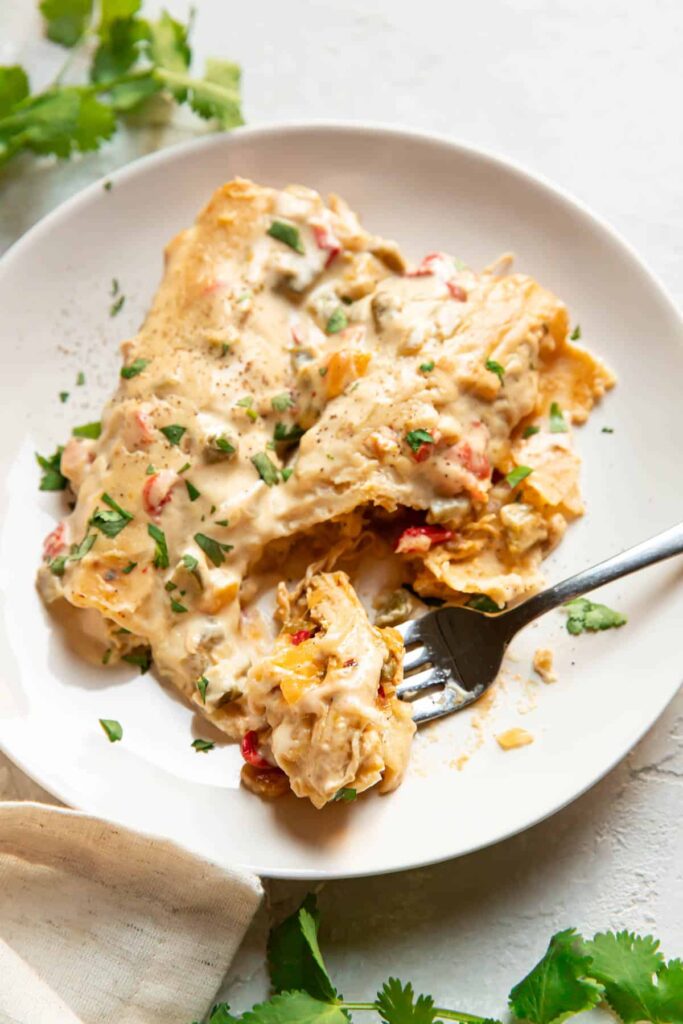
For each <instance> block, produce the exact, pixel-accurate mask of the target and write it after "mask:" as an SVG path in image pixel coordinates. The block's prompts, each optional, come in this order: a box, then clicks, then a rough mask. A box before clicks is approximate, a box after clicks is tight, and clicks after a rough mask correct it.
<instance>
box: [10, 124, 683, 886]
mask: <svg viewBox="0 0 683 1024" xmlns="http://www.w3.org/2000/svg"><path fill="white" fill-rule="evenodd" d="M320 131H327V132H336V133H340V134H348V135H356V136H358V135H359V134H360V135H362V134H370V135H373V136H375V137H376V136H377V135H380V136H384V137H387V138H391V139H393V140H394V141H401V140H403V141H409V142H412V143H420V142H422V143H428V144H432V145H437V146H442V147H445V148H446V149H450V150H451V151H455V152H456V153H460V154H462V155H465V156H467V157H470V158H475V159H478V160H484V161H485V162H486V163H488V164H490V165H491V166H493V167H495V168H498V169H500V170H502V171H504V172H505V173H507V174H509V173H513V174H514V175H515V176H516V177H518V178H519V179H520V180H522V181H523V182H526V183H528V184H529V185H531V186H532V187H535V188H536V189H540V190H541V191H542V192H543V193H545V194H546V195H547V196H548V197H549V198H550V199H552V200H554V201H556V202H560V203H561V204H562V206H563V207H564V208H566V209H567V210H568V211H569V212H571V213H573V214H574V215H579V216H580V217H581V218H582V219H583V221H584V222H585V223H587V224H588V225H590V227H591V228H593V229H594V230H595V229H597V230H598V231H599V232H601V233H602V234H603V235H604V236H606V237H607V238H608V239H609V241H610V242H611V244H612V245H614V246H616V247H617V248H618V249H620V250H621V252H622V254H623V255H624V256H626V257H628V259H629V260H630V261H631V263H632V264H633V265H634V266H635V268H636V269H637V270H638V271H639V272H640V273H641V274H643V275H645V277H646V278H647V279H648V280H649V283H650V284H651V286H653V288H654V292H655V293H656V297H657V299H658V300H659V302H661V303H662V304H663V306H665V307H666V308H667V310H668V313H669V314H670V315H671V316H672V317H673V319H674V320H675V321H676V322H677V323H678V324H679V326H680V327H681V328H682V329H683V313H681V311H680V310H679V308H678V306H677V304H676V302H675V301H674V299H673V298H672V296H671V295H670V293H669V291H668V290H667V288H666V287H665V285H664V284H663V282H662V281H661V280H660V278H659V277H658V275H657V274H656V273H655V272H654V271H653V270H651V269H650V267H649V266H648V265H647V264H646V263H645V261H644V260H643V258H642V257H641V256H640V255H639V254H638V252H637V251H636V249H635V248H634V246H633V245H632V244H631V243H630V242H629V241H627V240H626V239H625V238H624V237H623V236H622V235H621V234H620V232H619V231H618V230H617V229H616V228H614V227H613V226H612V225H611V224H610V223H609V221H607V220H606V219H605V218H603V217H602V216H601V215H600V214H597V213H595V212H594V211H593V210H592V209H591V208H590V207H589V206H588V205H587V204H586V203H584V202H583V201H582V200H581V199H579V198H577V197H576V196H574V195H573V194H572V193H571V192H570V191H569V190H567V189H565V188H564V187H563V186H561V185H559V184H557V183H555V182H553V181H551V180H550V179H548V178H546V177H545V176H544V175H543V174H541V173H539V172H537V171H535V170H531V169H529V168H528V167H527V166H526V165H524V164H522V163H520V162H518V161H516V160H514V159H511V158H509V157H507V156H504V155H503V154H501V153H499V152H497V151H495V150H491V149H488V148H485V147H481V146H479V145H477V144H474V143H471V142H468V141H466V140H463V139H460V138H457V137H453V136H450V135H447V134H445V133H440V132H434V131H428V130H422V129H414V128H412V127H408V126H404V125H401V124H400V123H390V122H376V121H365V120H353V121H351V120H334V119H324V118H323V119H306V120H301V119H293V120H281V121H272V122H263V123H258V124H255V125H246V126H243V127H240V128H237V129H235V130H233V131H231V132H229V133H228V132H218V133H215V134H210V135H205V136H200V137H198V138H192V139H189V140H186V141H183V142H180V143H176V144H172V145H169V146H166V147H165V148H163V149H161V150H158V151H156V152H154V153H150V154H147V155H144V156H141V157H138V158H137V159H135V160H133V161H131V162H129V163H127V164H125V165H124V166H123V167H120V168H118V169H116V170H114V171H112V172H111V173H107V174H104V175H103V176H101V177H100V178H98V179H97V180H95V181H94V182H92V183H90V184H89V185H87V186H85V187H84V188H82V189H79V190H78V191H77V192H75V193H74V194H73V195H72V196H69V197H68V198H67V199H65V200H64V201H63V202H61V203H60V204H59V205H58V206H56V207H55V208H54V209H53V210H51V211H50V212H49V213H47V214H46V215H45V216H43V217H41V218H40V219H39V220H38V221H37V222H36V223H35V224H33V225H32V226H31V227H30V228H29V229H28V230H27V231H26V232H25V233H24V234H23V235H21V236H20V237H19V238H18V239H17V240H16V241H15V242H14V243H13V244H12V245H11V246H10V247H9V248H8V249H7V250H6V251H5V252H4V253H3V254H2V256H0V283H1V282H2V280H3V278H4V276H5V274H6V273H7V272H8V270H9V269H10V266H11V264H12V263H13V262H14V260H15V259H19V258H21V256H22V255H23V252H24V250H25V249H30V247H31V246H32V245H33V244H34V241H35V240H36V239H38V238H40V236H41V235H42V233H43V232H45V231H49V230H50V229H51V228H52V227H53V225H56V224H58V223H60V222H61V221H62V220H63V219H68V218H69V217H70V216H72V215H73V214H74V213H76V212H77V211H78V209H79V207H80V206H82V205H84V204H86V203H87V202H88V201H89V200H90V199H91V197H92V196H94V195H95V194H97V193H99V192H100V191H101V190H102V188H103V184H104V182H106V181H111V182H112V184H113V186H114V187H116V185H117V183H123V182H125V181H126V180H128V179H129V178H132V177H136V176H137V175H139V174H140V173H145V172H147V171H148V170H149V169H150V168H154V167H155V166H163V165H165V164H168V163H172V162H173V161H174V160H177V159H178V158H183V157H185V156H186V155H187V154H188V153H189V152H192V151H194V152H196V153H197V154H201V153H203V152H205V151H209V150H213V149H221V148H223V147H230V146H231V145H232V144H233V141H235V142H237V141H240V140H242V139H244V138H245V137H250V138H262V137H266V138H267V137H268V136H271V135H277V134H287V133H295V134H315V133H317V132H320ZM679 688H680V683H678V684H677V685H676V686H675V687H674V689H673V690H672V692H671V694H670V695H669V696H668V697H667V698H666V700H665V702H664V703H663V704H662V705H661V707H658V709H657V710H656V711H655V712H654V713H653V714H652V715H648V716H647V717H646V719H645V720H644V721H643V722H640V723H639V724H638V726H637V728H635V729H634V730H633V731H632V734H631V736H630V737H629V738H628V740H627V741H626V743H625V744H624V746H623V749H621V751H620V752H619V753H618V754H616V755H615V756H614V757H613V758H610V759H609V761H608V763H607V764H606V766H605V767H604V769H603V770H602V771H600V772H599V773H598V774H596V775H595V776H594V777H593V778H592V779H591V780H590V781H588V782H587V783H586V784H585V785H584V786H582V787H581V788H579V789H577V790H574V791H573V792H572V794H571V795H570V796H568V797H567V798H566V799H564V800H562V802H561V803H556V804H554V805H553V806H552V808H551V809H549V810H548V811H547V812H546V813H544V814H541V815H538V814H537V813H536V812H532V813H531V814H530V816H528V817H527V818H525V819H524V820H523V821H522V822H520V823H519V824H517V825H515V827H514V828H511V829H508V830H506V831H504V832H501V833H500V834H499V835H498V836H497V837H496V838H495V839H490V840H487V841H486V842H484V843H481V844H478V845H475V846H472V847H470V848H467V849H465V850H462V851H460V852H457V853H447V854H445V855H437V856H435V857H422V858H420V859H418V860H414V859H409V860H407V861H406V862H405V863H402V864H401V865H399V866H396V865H395V864H392V865H390V866H387V867H386V868H380V869H377V868H373V869H369V870H368V869H363V868H362V867H359V868H357V869H354V868H353V866H352V865H351V866H350V867H347V868H346V869H345V870H343V871H335V870H322V869H315V871H314V873H312V872H311V870H309V869H306V868H283V869H281V870H277V869H273V868H270V867H267V868H264V867H262V866H261V865H257V864H250V865H245V864H243V863H239V862H238V863H237V864H233V865H232V866H236V867H239V868H243V869H245V870H248V871H251V872H253V873H255V874H258V875H260V876H261V877H266V878H282V879H291V880H293V879H297V880H310V881H313V880H321V881H323V880H334V879H341V878H363V877H374V876H375V875H384V874H393V873H397V872H399V871H406V870H411V869H416V868H421V867H425V866H427V865H430V864H439V863H444V862H445V861H448V860H452V859H453V860H454V859H456V858H458V857H462V856H466V855H468V854H470V853H474V852H476V851H477V850H480V849H485V848H487V847H488V846H492V845H495V844H496V843H499V842H503V841H505V840H507V839H509V838H511V837H513V836H515V835H518V834H520V833H522V832H524V831H526V830H527V829H529V828H532V827H534V826H535V825H537V824H540V823H541V822H542V821H545V820H547V819H548V818H550V817H552V816H553V815H554V814H556V813H558V812H560V811H562V810H563V809H564V808H565V807H567V806H568V805H569V804H571V803H573V802H574V801H575V800H578V799H579V798H580V797H582V796H583V795H584V794H585V793H586V792H588V790H589V789H592V788H593V786H595V785H597V784H598V783H599V782H600V781H601V780H602V779H603V778H604V777H605V776H606V775H608V774H609V772H611V771H612V770H613V769H614V768H615V767H616V765H618V764H619V763H620V762H621V761H622V760H623V759H624V758H625V757H626V756H627V755H628V754H629V753H630V752H631V751H632V750H633V748H634V746H635V745H636V744H637V743H638V742H639V741H640V740H641V739H642V738H643V736H644V735H645V734H646V733H647V732H648V731H649V730H650V729H651V728H652V726H653V725H654V724H655V722H656V721H657V720H658V719H659V718H660V717H661V715H662V714H664V712H665V711H666V709H667V707H668V706H669V705H670V703H671V701H672V700H673V699H674V697H675V696H676V694H677V692H678V690H679ZM10 747H11V743H10ZM0 750H2V751H3V753H4V754H5V755H6V756H7V757H8V758H9V760H10V761H11V762H12V763H13V764H14V765H15V766H16V767H18V768H19V769H20V770H21V771H23V772H24V773H25V774H26V775H27V776H28V777H29V778H31V779H33V780H34V781H35V782H36V783H37V784H38V785H39V786H41V787H42V788H43V789H44V790H45V791H46V792H48V793H50V794H51V795H53V796H54V797H56V798H57V799H58V800H60V801H63V802H65V803H66V805H67V808H69V809H72V810H79V807H78V805H77V804H75V803H71V802H70V799H69V797H70V796H71V794H70V793H69V788H70V787H69V786H64V787H59V785H58V784H55V783H54V782H52V780H51V779H49V778H47V777H46V776H45V775H44V773H43V772H42V771H41V770H40V769H38V770H35V769H33V768H30V767H28V766H27V765H26V764H25V763H24V761H23V758H22V757H21V756H18V755H17V752H16V751H11V750H10V749H8V746H7V740H6V738H5V739H4V740H3V738H2V737H1V736H0ZM65 798H66V799H65ZM83 813H86V814H88V815H89V816H91V817H93V818H95V819H100V820H105V821H119V822H120V823H122V824H125V822H122V821H121V819H120V818H117V817H111V818H110V817H107V816H106V815H104V814H102V813H98V812H92V811H89V810H87V809H86V810H84V811H83ZM140 831H143V830H140ZM146 834H148V835H152V836H154V835H156V834H155V833H146ZM169 841H171V842H176V843H178V844H179V845H183V844H182V843H181V842H180V841H179V840H177V839H169Z"/></svg>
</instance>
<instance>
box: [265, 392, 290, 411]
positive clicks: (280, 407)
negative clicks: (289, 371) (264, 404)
mask: <svg viewBox="0 0 683 1024" xmlns="http://www.w3.org/2000/svg"><path fill="white" fill-rule="evenodd" d="M270 404H271V405H272V407H273V409H275V411H276V412H285V411H286V410H287V409H291V408H292V406H293V405H294V399H293V398H292V396H291V395H290V393H289V392H288V391H283V392H282V394H281V395H274V396H273V397H272V398H271V400H270Z"/></svg>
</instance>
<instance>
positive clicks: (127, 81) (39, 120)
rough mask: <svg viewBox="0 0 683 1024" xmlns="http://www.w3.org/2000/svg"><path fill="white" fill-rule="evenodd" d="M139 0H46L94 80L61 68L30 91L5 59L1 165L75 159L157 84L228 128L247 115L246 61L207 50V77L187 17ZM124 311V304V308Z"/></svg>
mask: <svg viewBox="0 0 683 1024" xmlns="http://www.w3.org/2000/svg"><path fill="white" fill-rule="evenodd" d="M141 5H142V4H141V0H99V2H95V0H42V3H41V4H40V9H41V12H42V14H43V17H44V19H45V32H46V35H47V37H48V39H50V40H51V41H52V42H54V43H56V44H58V45H60V46H64V47H67V48H69V49H72V50H73V51H76V49H78V50H79V51H83V52H85V53H87V54H88V55H89V57H90V67H89V72H88V80H87V82H85V83H82V84H70V83H69V84H67V83H64V82H63V78H64V77H65V75H66V72H67V70H68V67H70V66H72V61H71V59H69V60H68V61H67V62H66V64H65V65H64V68H63V69H62V72H60V74H59V75H58V76H57V77H56V79H55V80H54V81H53V82H52V83H51V84H50V85H49V86H48V87H47V88H46V89H44V90H42V91H40V92H35V93H33V92H31V86H30V82H29V78H28V75H27V74H26V71H25V70H24V69H23V68H22V67H20V66H19V65H17V64H14V65H6V66H0V166H1V165H2V164H3V163H6V162H7V161H8V160H11V159H12V157H14V156H17V155H18V154H19V153H22V152H27V151H29V152H33V153H36V154H38V155H46V154H52V155H54V156H57V157H59V158H61V159H68V158H69V157H70V156H72V155H73V154H74V153H76V152H87V151H88V150H94V149H99V147H100V146H101V145H102V143H103V142H105V141H106V140H107V139H109V138H111V136H112V135H113V134H114V133H115V131H116V129H117V126H118V118H119V117H121V116H122V115H124V114H128V113H130V112H132V111H137V110H140V109H141V108H142V107H143V106H144V104H145V101H146V100H148V99H149V97H150V96H153V95H155V94H160V95H161V96H163V97H165V98H166V99H167V100H169V101H173V102H175V103H179V104H180V103H187V104H189V106H190V107H191V108H192V110H193V111H194V112H195V113H196V114H198V115H199V116H200V117H202V118H204V119H208V120H213V121H215V122H216V124H217V126H218V127H220V128H222V129H229V128H234V127H236V126H237V125H240V124H243V123H244V122H243V120H242V113H241V109H240V74H241V73H240V68H239V66H238V65H237V64H234V63H233V62H232V61H228V60H215V59H210V60H207V62H206V67H205V71H204V76H203V77H195V76H193V74H192V72H191V69H190V65H191V61H192V51H191V48H190V44H189V34H190V24H187V25H183V24H182V23H181V22H179V21H176V20H175V19H174V18H172V17H171V15H170V14H168V13H167V12H166V11H164V12H163V13H162V15H161V17H160V18H159V19H158V21H149V20H147V19H145V18H142V17H140V8H141ZM117 312H118V310H117Z"/></svg>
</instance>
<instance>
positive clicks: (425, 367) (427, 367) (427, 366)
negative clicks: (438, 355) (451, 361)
mask: <svg viewBox="0 0 683 1024" xmlns="http://www.w3.org/2000/svg"><path fill="white" fill-rule="evenodd" d="M434 366H435V363H434V360H433V359H430V360H429V362H427V363H420V372H421V373H431V372H432V370H433V369H434Z"/></svg>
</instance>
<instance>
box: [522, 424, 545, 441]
mask: <svg viewBox="0 0 683 1024" xmlns="http://www.w3.org/2000/svg"><path fill="white" fill-rule="evenodd" d="M540 429H541V428H540V427H537V426H536V424H535V423H530V424H529V426H528V427H525V428H524V433H523V434H522V437H524V438H526V437H533V435H534V434H538V433H539V431H540Z"/></svg>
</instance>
